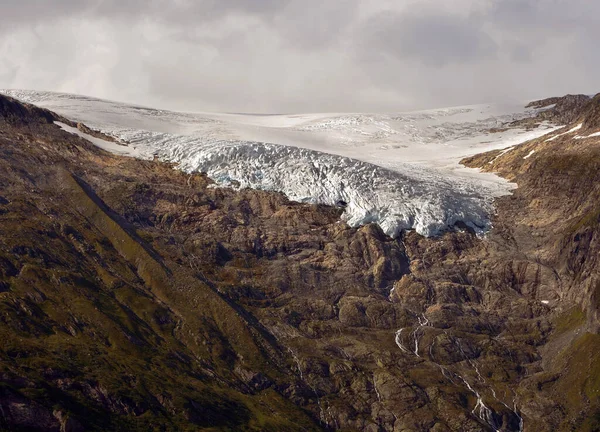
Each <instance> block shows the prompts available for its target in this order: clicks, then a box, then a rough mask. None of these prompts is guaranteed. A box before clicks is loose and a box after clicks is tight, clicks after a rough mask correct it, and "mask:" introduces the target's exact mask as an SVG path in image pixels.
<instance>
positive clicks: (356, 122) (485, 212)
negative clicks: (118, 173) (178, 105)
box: [0, 90, 557, 237]
mask: <svg viewBox="0 0 600 432" xmlns="http://www.w3.org/2000/svg"><path fill="white" fill-rule="evenodd" d="M0 93H3V94H6V95H8V96H12V97H15V98H17V99H19V100H22V101H24V102H29V103H33V104H35V105H38V106H41V107H44V108H48V109H51V110H53V111H55V112H57V113H59V114H60V115H62V116H64V117H66V118H68V119H70V120H72V121H76V122H83V123H85V124H86V125H87V126H89V127H91V128H93V129H97V130H100V131H102V132H104V133H105V134H107V135H110V136H112V137H115V138H117V139H118V140H120V141H121V142H122V143H123V144H124V145H115V144H106V142H105V143H102V142H98V141H97V140H98V138H94V137H88V136H85V134H84V133H83V132H80V131H79V130H77V129H75V128H69V127H68V126H67V125H63V124H59V126H60V127H62V128H63V129H65V130H67V131H69V132H71V133H78V134H79V135H82V136H84V137H85V138H88V139H89V140H90V141H91V142H92V143H94V144H96V145H98V146H100V147H103V148H105V149H106V150H108V151H113V152H115V153H119V154H125V155H129V156H132V157H138V158H143V159H152V158H154V157H158V158H159V159H160V160H163V161H167V162H172V163H175V164H177V167H178V168H179V169H181V170H184V171H185V172H188V173H192V172H206V173H207V174H208V176H209V177H210V178H212V179H213V180H214V181H215V182H216V184H218V185H220V186H223V187H235V188H254V189H263V190H270V191H277V192H282V193H284V194H286V195H287V196H288V198H289V199H291V200H294V201H299V202H306V203H314V204H328V205H338V204H339V203H343V204H344V213H343V215H342V218H343V220H344V221H346V222H347V223H348V224H349V225H350V226H353V227H356V226H360V225H363V224H367V223H376V224H378V225H379V226H380V227H381V228H382V230H383V231H384V232H385V233H386V234H388V235H390V236H393V237H396V236H398V235H400V234H401V232H402V231H404V230H416V231H417V232H418V233H420V234H422V235H424V236H435V235H439V234H440V233H442V232H444V231H446V230H449V229H452V228H453V227H454V226H455V225H456V224H457V223H459V222H462V223H463V224H464V225H466V226H468V227H470V228H471V229H472V230H474V231H475V232H477V233H479V234H482V233H485V232H486V231H488V230H489V229H490V228H491V222H490V215H491V214H492V213H493V200H494V198H496V197H498V196H502V195H505V194H508V193H510V191H511V190H512V189H513V188H514V187H516V185H514V184H511V183H509V182H507V181H505V180H503V179H501V178H499V177H497V176H495V175H493V174H489V173H481V172H479V171H478V170H472V169H467V168H464V167H461V166H460V165H459V164H458V161H459V160H460V159H461V158H463V157H465V156H469V155H472V154H476V153H480V152H484V151H489V150H493V149H505V148H509V147H512V146H514V145H516V144H519V143H521V142H524V141H527V140H529V139H533V138H536V137H539V136H542V135H544V134H546V133H549V132H552V131H553V130H555V129H556V128H557V127H556V126H554V125H550V124H542V125H541V126H540V127H539V128H537V129H534V130H530V131H525V130H521V129H506V128H504V127H503V128H501V126H503V125H505V124H506V123H508V122H510V121H514V120H517V119H520V118H524V117H526V116H528V115H531V114H532V113H533V110H525V109H524V108H522V107H521V106H520V105H518V104H515V105H508V106H501V105H473V106H465V107H455V108H446V109H439V110H427V111H419V112H411V113H400V114H345V113H339V114H331V113H329V114H293V115H252V114H227V113H180V112H173V111H167V110H158V109H152V108H145V107H140V106H134V105H129V104H124V103H118V102H112V101H106V100H101V99H95V98H91V97H86V96H78V95H70V94H64V93H52V92H39V91H26V90H1V91H0ZM523 105H524V104H523ZM494 128H496V129H498V131H496V132H494V131H493V130H494Z"/></svg>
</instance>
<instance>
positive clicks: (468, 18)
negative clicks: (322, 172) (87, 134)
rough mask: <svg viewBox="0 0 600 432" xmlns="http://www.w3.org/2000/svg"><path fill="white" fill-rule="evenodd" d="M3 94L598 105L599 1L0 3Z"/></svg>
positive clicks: (361, 104) (271, 106) (334, 106)
mask: <svg viewBox="0 0 600 432" xmlns="http://www.w3.org/2000/svg"><path fill="white" fill-rule="evenodd" d="M0 16H2V26H1V27H0V68H1V69H2V70H1V71H0V87H19V88H38V89H46V90H57V91H68V92H76V93H84V94H90V95H94V96H99V97H106V98H112V99H125V100H128V101H132V102H138V103H144V104H148V105H160V106H161V107H165V108H174V109H184V110H185V109H189V110H225V111H267V112H289V111H372V110H373V111H398V110H404V109H410V108H424V107H428V106H447V105H453V104H466V103H474V102H483V101H493V100H506V99H513V100H516V99H518V100H526V99H529V98H534V97H541V96H546V95H554V94H563V93H567V92H588V93H591V92H594V91H596V90H598V87H600V86H599V82H598V78H597V74H596V70H598V68H599V67H600V58H598V56H596V55H595V51H596V44H597V41H598V40H600V25H599V24H600V4H597V2H593V1H589V0H570V1H567V0H486V1H485V2H481V1H479V0H453V1H452V2H441V1H438V0H419V1H418V2H415V1H413V0H393V1H391V0H373V1H372V2H368V3H367V2H360V1H359V0H331V1H326V2H324V1H319V0H200V1H197V0H170V1H167V0H127V1H124V0H56V1H52V2H48V1H46V0H0Z"/></svg>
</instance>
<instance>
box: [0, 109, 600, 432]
mask: <svg viewBox="0 0 600 432" xmlns="http://www.w3.org/2000/svg"><path fill="white" fill-rule="evenodd" d="M1 99H2V98H1V97H0V100H1ZM11 103H12V102H11ZM6 106H9V105H6ZM10 106H12V105H10ZM557 106H558V103H557ZM23 109H25V110H26V111H27V112H29V111H28V110H30V109H31V108H23ZM20 110H21V108H19V107H18V105H17V106H16V108H10V110H9V109H8V108H5V111H4V113H5V114H4V118H8V116H9V115H10V116H13V117H14V116H16V117H17V118H21V119H22V120H21V122H15V121H12V120H11V121H7V120H2V117H1V116H0V196H1V197H2V198H3V200H4V201H0V209H3V210H4V213H2V212H0V283H2V284H3V285H0V340H2V341H3V344H2V346H0V407H2V410H3V411H2V412H3V413H4V414H3V415H2V416H0V429H1V428H5V429H9V430H18V428H21V429H28V428H29V430H57V431H58V430H73V431H76V430H153V429H161V430H186V429H187V430H195V429H198V428H205V427H206V428H207V427H213V428H215V429H220V430H361V431H429V430H432V431H481V430H494V429H495V430H502V431H518V430H521V423H522V422H523V424H524V425H525V430H530V428H533V427H535V430H539V431H550V430H573V429H575V430H594V427H595V424H596V423H594V421H595V420H594V419H595V417H594V416H595V415H596V413H597V412H598V409H599V408H598V407H600V401H598V395H597V394H596V393H595V389H596V388H597V387H595V386H596V383H597V380H596V378H595V377H596V376H598V375H597V373H598V372H600V371H598V370H597V369H598V368H597V365H598V364H600V362H596V361H595V360H596V358H597V357H598V352H600V350H597V349H596V348H598V347H599V345H598V344H599V343H600V342H598V337H599V336H598V335H597V334H595V333H594V325H595V324H597V322H598V306H599V303H600V300H599V299H600V288H598V286H600V284H599V283H598V277H597V275H598V267H597V259H596V256H597V252H598V234H597V232H598V222H599V221H598V217H597V213H594V212H595V209H596V207H597V204H594V203H597V202H600V201H598V200H597V198H598V197H599V196H598V195H596V194H597V193H598V189H597V185H598V184H600V182H598V181H597V180H598V179H597V178H596V177H594V175H596V176H597V175H598V174H597V173H598V172H600V170H597V167H596V164H597V163H598V161H600V157H598V155H597V154H596V153H595V152H596V148H597V146H596V145H594V143H595V141H593V142H592V144H590V143H586V144H585V146H584V144H583V143H582V142H578V143H575V142H574V141H573V142H570V141H569V143H570V144H569V145H565V142H566V141H564V140H556V141H557V143H556V147H553V146H554V142H552V144H551V143H545V144H543V145H542V144H541V142H542V141H543V140H539V142H537V143H536V142H534V143H532V144H526V145H524V146H523V148H522V149H515V150H513V151H512V152H509V153H507V154H506V155H505V156H504V157H502V158H499V159H498V161H496V162H495V163H494V164H492V165H489V164H487V162H489V161H490V160H491V159H492V158H493V156H494V155H482V156H478V157H475V158H471V159H470V160H469V161H467V162H468V163H469V164H471V165H475V166H484V165H489V167H490V169H493V170H497V171H501V172H503V174H504V175H506V176H507V177H510V176H512V178H514V179H516V180H517V181H518V183H519V185H520V188H519V189H517V191H516V192H515V194H514V195H513V196H512V197H506V198H502V199H501V200H499V201H498V215H497V217H496V220H495V221H494V226H495V228H494V230H493V231H492V232H491V233H490V234H489V236H488V237H487V238H486V239H484V240H482V239H479V238H477V237H476V236H474V235H472V234H470V233H469V232H467V231H462V232H453V233H446V234H445V235H443V236H442V237H440V238H435V239H427V238H423V237H421V236H419V235H417V234H415V233H407V234H406V235H405V236H404V238H402V239H398V240H394V239H391V238H389V237H386V236H385V235H384V234H383V233H382V231H381V230H380V229H379V228H378V227H377V226H374V225H372V226H371V225H370V226H364V227H361V228H359V229H352V228H349V227H348V226H346V225H345V224H343V223H340V221H339V216H340V214H341V211H342V210H341V209H339V208H330V207H324V206H310V205H304V204H298V203H292V202H289V201H288V200H287V199H286V198H285V197H284V196H282V195H280V194H273V193H266V192H262V191H251V190H243V191H239V192H234V191H232V190H227V189H215V188H211V187H209V186H210V184H211V182H210V180H209V179H207V178H206V177H205V176H203V175H201V174H194V175H191V176H190V175H186V174H184V173H181V172H178V171H176V170H173V169H172V167H170V166H168V165H166V164H161V163H159V162H146V161H138V160H133V159H128V158H122V157H116V156H113V155H108V154H106V153H104V152H103V151H101V150H99V149H97V148H95V147H93V146H91V145H90V144H89V143H87V142H86V141H85V140H82V139H80V138H77V137H75V136H72V135H69V134H66V133H64V132H62V131H60V130H59V128H57V127H56V126H54V125H52V124H51V123H52V122H51V121H50V122H48V121H46V120H43V121H31V120H30V118H29V117H27V115H29V114H24V113H22V112H21V111H20ZM9 111H10V112H9ZM46 115H49V116H52V114H47V113H46V114H44V116H46ZM44 116H42V117H43V118H46V117H44ZM50 118H52V117H50ZM565 139H566V138H565ZM530 146H539V147H536V149H537V150H536V152H539V153H540V155H541V156H543V158H542V159H536V158H529V159H527V160H525V159H523V154H527V153H528V152H529V151H530V150H531V148H532V147H531V148H530ZM570 146H572V148H571V147H570ZM546 148H547V149H548V150H547V152H546ZM584 149H585V151H583V150H584ZM578 155H580V157H579V156H578ZM570 158H573V159H570ZM584 162H585V163H584ZM595 170H596V171H595ZM594 173H595V174H594ZM589 176H592V177H591V179H590V180H589V181H588V180H585V181H586V182H587V183H585V189H583V191H582V189H581V188H578V186H577V185H578V182H582V181H584V179H586V178H588V177H589ZM542 300H543V301H544V302H542ZM545 302H548V303H547V304H546V303H545ZM570 371H573V372H570ZM564 395H566V396H564ZM7 413H9V414H7ZM533 425H535V426H533ZM531 430H534V429H531Z"/></svg>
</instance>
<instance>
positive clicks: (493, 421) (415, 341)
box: [394, 313, 524, 432]
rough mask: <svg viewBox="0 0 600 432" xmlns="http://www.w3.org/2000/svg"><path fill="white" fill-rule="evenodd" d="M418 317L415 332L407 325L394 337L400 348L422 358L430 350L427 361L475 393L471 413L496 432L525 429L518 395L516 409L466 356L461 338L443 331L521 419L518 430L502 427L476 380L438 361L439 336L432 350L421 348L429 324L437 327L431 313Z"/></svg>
mask: <svg viewBox="0 0 600 432" xmlns="http://www.w3.org/2000/svg"><path fill="white" fill-rule="evenodd" d="M415 317H416V323H415V325H414V326H413V329H412V331H410V332H406V331H405V330H407V328H401V329H399V330H397V331H396V333H395V337H394V340H395V342H396V345H397V346H398V348H400V350H401V351H402V352H403V353H405V354H409V355H415V356H416V357H419V358H421V354H422V353H423V352H428V354H429V358H427V359H426V361H429V362H432V363H434V364H435V365H436V366H437V367H439V368H440V370H441V372H442V374H443V375H444V376H445V377H446V378H448V379H449V380H450V381H451V382H452V383H454V384H457V382H456V381H455V379H457V381H458V382H459V383H460V384H461V385H464V386H465V387H466V388H467V389H468V390H469V391H470V392H471V393H472V394H473V395H474V396H475V398H476V403H475V406H474V407H473V409H472V411H471V414H473V415H474V416H475V417H477V418H478V419H479V420H480V421H481V422H482V423H483V424H485V425H486V426H488V427H489V428H491V429H492V430H494V431H495V432H523V431H524V424H523V418H522V417H521V415H520V414H519V413H518V409H517V405H516V398H515V400H513V407H512V408H511V407H510V406H509V405H507V404H506V403H505V402H504V401H502V400H500V399H499V398H498V397H497V395H496V391H495V390H494V389H493V388H492V387H491V386H490V385H489V384H488V383H487V381H486V380H485V378H484V377H483V375H482V374H481V372H480V370H479V367H478V366H477V363H476V362H475V361H474V360H471V359H469V358H468V356H467V355H466V353H465V352H464V350H463V347H462V345H461V343H460V339H458V338H456V337H453V336H450V335H449V334H448V333H447V332H446V331H445V330H444V331H443V333H444V334H445V335H446V336H448V337H449V338H450V339H451V340H452V341H453V343H454V345H455V346H456V349H457V351H458V352H460V353H461V356H462V357H463V359H464V360H465V361H466V363H467V365H469V367H471V368H472V369H473V371H474V372H475V374H476V376H477V380H478V381H479V382H480V385H482V386H485V387H486V388H487V389H488V390H489V392H490V393H491V394H492V397H493V398H494V399H495V400H496V401H497V402H498V403H500V404H502V405H503V406H505V407H506V408H507V409H508V410H509V411H510V412H512V414H513V415H514V416H515V417H516V418H517V419H518V422H519V424H518V429H508V428H504V429H502V424H499V422H498V420H497V416H496V415H495V412H494V411H493V410H492V409H491V408H490V407H488V406H487V405H486V404H485V402H484V398H483V395H482V394H481V393H480V392H479V391H478V390H477V389H476V388H475V387H474V385H475V384H474V383H472V382H469V380H467V378H466V377H464V376H463V375H461V374H459V373H457V372H456V371H452V370H450V369H449V368H448V367H447V366H444V365H442V364H440V363H438V362H437V361H436V360H435V357H434V355H433V346H434V344H435V341H436V339H433V342H432V343H431V345H430V346H429V349H428V350H427V349H424V348H423V347H420V345H419V344H420V341H421V339H422V336H423V335H424V332H425V328H427V327H430V328H434V327H433V326H432V324H431V322H430V321H429V319H428V318H427V316H426V315H425V314H424V313H423V314H415ZM403 334H404V335H406V334H408V339H409V344H408V345H407V344H406V342H405V341H404V339H403ZM409 346H412V347H413V348H412V349H410V348H409Z"/></svg>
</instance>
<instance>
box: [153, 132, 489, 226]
mask: <svg viewBox="0 0 600 432" xmlns="http://www.w3.org/2000/svg"><path fill="white" fill-rule="evenodd" d="M186 141H187V140H186ZM195 144H196V145H195V146H194V147H192V148H190V146H187V145H177V144H174V143H171V144H170V145H164V146H162V150H159V153H158V154H159V156H160V158H161V159H163V160H167V161H171V162H178V163H179V164H180V168H181V169H183V170H185V171H187V172H196V171H200V172H206V173H207V174H208V175H209V176H210V177H211V178H212V179H213V180H215V181H216V182H217V183H220V184H223V185H232V184H235V182H238V183H239V187H249V188H254V189H264V190H272V191H279V192H283V193H285V194H286V195H287V196H288V197H289V198H290V199H291V200H293V201H300V202H308V203H314V204H329V205H335V204H336V203H338V202H344V203H346V204H347V206H346V208H345V212H344V215H343V219H344V220H345V221H346V222H347V223H348V224H349V225H351V226H359V225H363V224H366V223H377V224H378V225H379V226H381V228H382V229H383V231H384V232H385V233H386V234H388V235H390V236H397V235H398V234H399V233H400V232H401V231H402V230H406V229H415V230H416V231H417V232H419V233H420V234H422V235H425V236H432V235H437V234H439V233H440V232H442V231H444V230H447V229H448V227H451V226H453V225H454V224H455V223H456V222H458V221H462V222H464V223H465V224H466V225H468V226H470V227H472V228H473V229H474V230H475V231H477V232H484V231H485V230H487V229H488V228H489V220H488V216H487V215H488V214H489V212H490V211H491V209H492V208H491V198H490V197H489V193H488V194H486V193H485V188H483V190H482V188H481V185H475V184H470V183H468V182H464V181H463V182H458V181H456V180H454V181H453V179H447V178H444V177H443V176H441V175H439V174H438V173H437V172H435V171H434V170H430V169H427V168H422V167H415V166H413V165H409V164H406V166H405V167H404V169H402V170H397V171H392V170H389V169H386V168H382V167H380V166H377V165H373V164H370V163H366V162H362V161H359V160H356V159H352V158H348V157H343V156H337V155H331V154H327V153H321V152H317V151H314V150H309V149H303V148H297V147H289V146H281V145H276V144H265V143H258V142H224V141H217V142H213V143H205V144H204V145H198V144H199V142H198V141H196V142H195ZM482 192H483V193H482Z"/></svg>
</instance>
